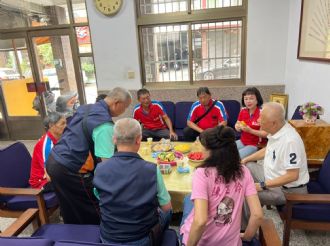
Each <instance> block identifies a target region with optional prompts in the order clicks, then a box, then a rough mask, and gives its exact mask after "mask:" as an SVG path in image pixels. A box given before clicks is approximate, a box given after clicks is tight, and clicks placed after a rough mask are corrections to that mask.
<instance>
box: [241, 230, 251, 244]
mask: <svg viewBox="0 0 330 246" xmlns="http://www.w3.org/2000/svg"><path fill="white" fill-rule="evenodd" d="M239 236H240V238H241V240H242V241H246V242H250V241H251V239H250V238H247V237H246V236H245V233H244V232H243V233H242V232H241V233H240V234H239Z"/></svg>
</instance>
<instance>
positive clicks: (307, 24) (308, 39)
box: [298, 0, 330, 62]
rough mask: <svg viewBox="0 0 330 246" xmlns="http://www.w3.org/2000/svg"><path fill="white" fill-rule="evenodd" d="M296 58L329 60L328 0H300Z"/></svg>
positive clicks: (329, 25)
mask: <svg viewBox="0 0 330 246" xmlns="http://www.w3.org/2000/svg"><path fill="white" fill-rule="evenodd" d="M301 4H302V5H301V15H300V32H299V44H298V59H305V60H318V61H326V62H330V0H302V3H301Z"/></svg>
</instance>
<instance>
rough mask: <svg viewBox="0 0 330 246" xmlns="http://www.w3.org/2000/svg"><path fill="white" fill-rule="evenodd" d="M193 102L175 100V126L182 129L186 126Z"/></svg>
mask: <svg viewBox="0 0 330 246" xmlns="http://www.w3.org/2000/svg"><path fill="white" fill-rule="evenodd" d="M192 104H193V102H177V103H176V104H175V124H174V125H175V128H176V129H183V128H185V127H186V126H187V118H188V114H189V112H190V108H191V105H192Z"/></svg>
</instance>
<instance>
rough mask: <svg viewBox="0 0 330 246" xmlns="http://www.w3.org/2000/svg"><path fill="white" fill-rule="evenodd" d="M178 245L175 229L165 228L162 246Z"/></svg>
mask: <svg viewBox="0 0 330 246" xmlns="http://www.w3.org/2000/svg"><path fill="white" fill-rule="evenodd" d="M176 245H179V241H178V236H177V235H176V232H175V230H172V229H167V230H165V231H164V235H163V242H162V246H176Z"/></svg>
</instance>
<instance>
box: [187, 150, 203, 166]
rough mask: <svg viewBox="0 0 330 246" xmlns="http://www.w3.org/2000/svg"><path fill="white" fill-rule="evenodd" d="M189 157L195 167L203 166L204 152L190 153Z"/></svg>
mask: <svg viewBox="0 0 330 246" xmlns="http://www.w3.org/2000/svg"><path fill="white" fill-rule="evenodd" d="M187 157H188V160H189V161H190V162H191V163H192V164H195V165H198V164H202V163H203V161H204V160H205V158H204V154H203V152H190V153H189V154H188V156H187Z"/></svg>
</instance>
